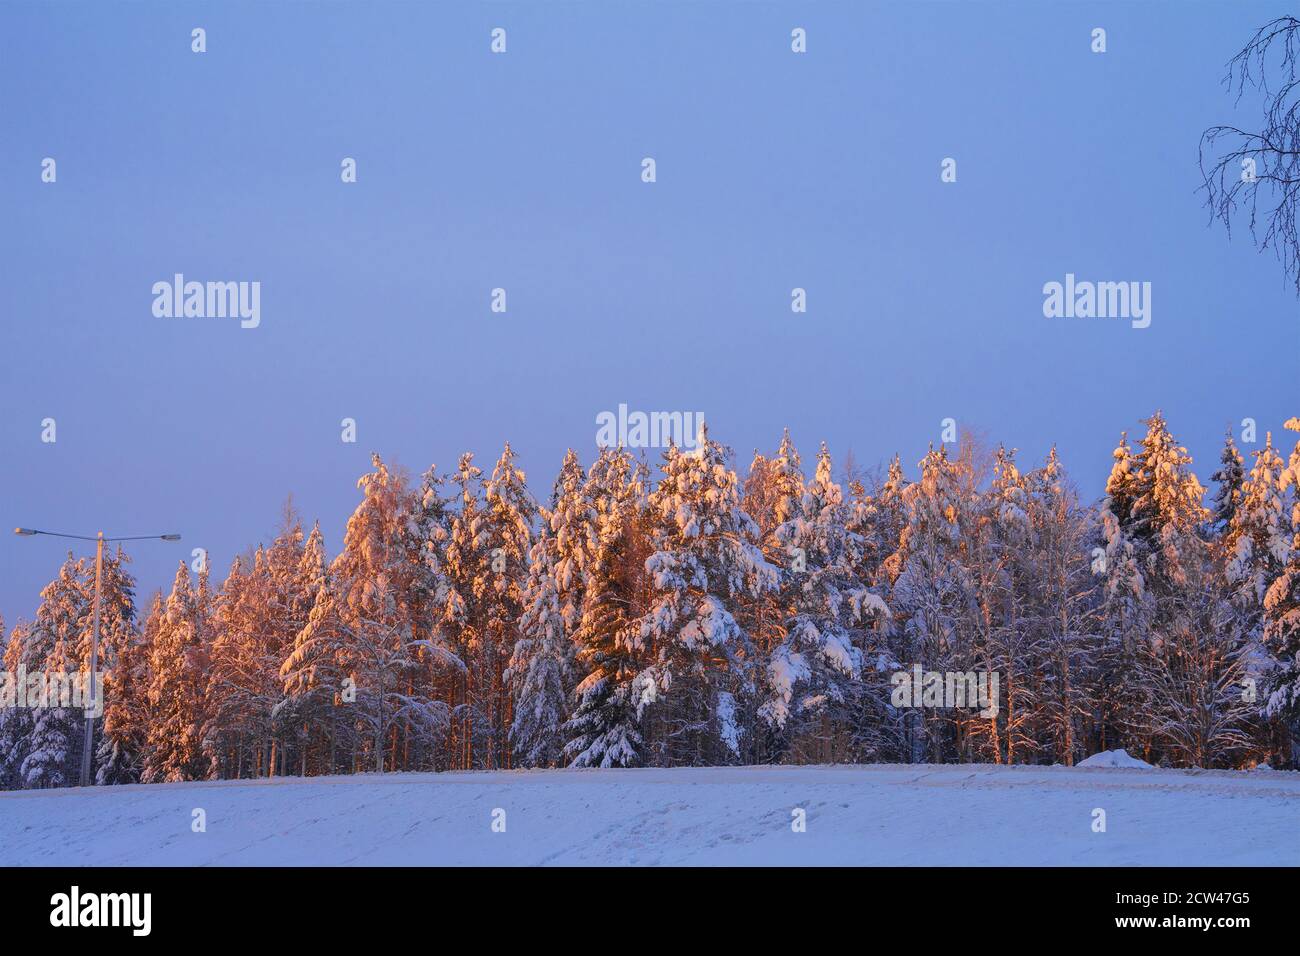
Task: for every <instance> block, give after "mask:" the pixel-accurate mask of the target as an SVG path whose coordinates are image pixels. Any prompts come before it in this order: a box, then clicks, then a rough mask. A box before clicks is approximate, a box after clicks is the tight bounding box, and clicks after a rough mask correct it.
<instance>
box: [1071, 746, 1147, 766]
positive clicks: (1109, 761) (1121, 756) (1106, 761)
mask: <svg viewBox="0 0 1300 956" xmlns="http://www.w3.org/2000/svg"><path fill="white" fill-rule="evenodd" d="M1075 766H1076V767H1135V768H1137V769H1140V770H1151V769H1152V767H1151V764H1149V763H1147V762H1146V761H1145V760H1138V758H1137V757H1130V756H1129V755H1128V751H1127V750H1124V749H1123V748H1120V749H1119V750H1103V751H1102V752H1101V753H1099V754H1093V755H1092V756H1091V757H1089V758H1088V759H1087V760H1080V761H1079V762H1078V763H1077V764H1075Z"/></svg>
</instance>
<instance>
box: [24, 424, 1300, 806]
mask: <svg viewBox="0 0 1300 956" xmlns="http://www.w3.org/2000/svg"><path fill="white" fill-rule="evenodd" d="M1144 425H1145V427H1146V430H1145V434H1144V435H1143V437H1142V438H1141V440H1140V441H1137V442H1136V443H1135V444H1130V442H1129V440H1128V438H1127V435H1125V436H1123V437H1122V438H1121V441H1120V444H1119V446H1118V447H1117V448H1116V449H1115V452H1114V461H1113V465H1112V468H1111V472H1110V476H1109V478H1108V480H1107V483H1106V489H1105V495H1104V497H1103V498H1102V499H1101V500H1100V501H1098V502H1096V503H1092V504H1085V503H1082V502H1081V501H1080V500H1079V496H1078V494H1077V492H1076V490H1075V489H1074V487H1073V485H1072V483H1071V482H1070V480H1069V479H1068V477H1067V476H1066V474H1065V471H1064V469H1063V468H1062V466H1061V464H1060V461H1059V460H1058V457H1057V454H1056V450H1055V449H1054V448H1053V450H1052V451H1051V453H1050V454H1049V455H1048V456H1047V458H1046V460H1045V461H1043V462H1041V463H1040V464H1038V465H1037V466H1036V467H1033V468H1032V469H1030V470H1028V471H1022V470H1021V468H1020V466H1019V465H1018V464H1017V461H1016V454H1015V452H1014V450H1012V449H1008V448H1006V447H998V448H996V449H986V448H984V447H983V446H982V445H981V444H980V443H979V442H977V441H974V440H972V439H971V438H969V436H965V437H963V439H962V440H961V441H960V442H958V443H954V444H953V445H952V446H951V447H950V446H948V445H941V446H940V447H938V448H934V447H931V449H930V450H929V451H928V452H927V454H926V455H925V457H924V458H923V459H922V460H921V461H920V462H919V465H918V470H917V473H916V476H915V477H914V478H908V477H907V476H906V474H905V472H904V469H903V467H902V465H901V463H900V461H899V459H898V457H897V456H895V458H894V460H893V461H892V462H890V463H889V465H888V466H887V468H884V469H882V470H880V471H879V472H878V473H871V474H863V473H859V472H858V471H857V469H856V468H854V467H849V468H848V469H846V474H844V475H842V476H841V480H837V479H836V478H835V477H834V470H833V467H832V461H831V457H830V454H829V452H828V451H827V449H826V447H825V445H823V446H822V447H821V449H820V450H819V452H818V453H817V455H816V459H815V463H813V464H812V465H811V466H810V467H808V468H805V466H804V464H803V461H802V459H801V457H800V455H799V453H798V451H797V450H796V448H795V447H794V444H793V442H792V441H791V440H790V437H789V434H788V433H787V434H786V435H785V436H784V437H783V438H782V440H781V442H780V444H779V446H778V447H777V449H776V451H775V452H774V453H773V454H771V455H764V454H755V456H754V458H753V460H752V462H751V463H750V465H749V468H748V471H747V473H746V474H745V476H744V477H743V478H742V477H741V476H740V475H739V474H738V473H737V470H736V469H735V468H733V467H732V465H731V464H730V462H731V461H732V457H733V456H732V455H731V453H730V451H729V450H728V449H726V448H725V447H723V446H721V445H720V444H718V443H717V442H716V441H714V440H713V439H711V438H710V437H709V436H708V435H707V433H703V434H702V435H701V439H700V443H699V447H698V448H696V449H693V450H689V451H688V450H684V449H680V448H677V447H675V446H671V445H670V446H669V447H668V448H667V449H666V450H665V451H664V452H663V454H662V456H661V458H660V460H659V462H658V463H657V475H655V476H654V478H653V479H652V472H651V467H650V465H649V464H648V463H647V461H646V460H645V459H644V457H638V456H634V455H633V454H632V453H631V452H629V451H628V450H627V449H624V448H619V447H613V448H601V449H600V450H599V451H598V453H597V455H596V458H595V460H594V461H593V462H592V463H591V464H590V466H589V467H586V468H584V467H583V465H582V463H581V461H580V460H579V457H578V455H577V454H576V453H575V452H574V451H572V450H570V451H569V452H568V453H567V454H566V455H565V458H564V461H563V464H562V465H561V467H560V471H559V475H558V477H557V478H556V480H555V483H554V486H553V488H552V489H551V492H550V495H549V497H548V499H547V501H546V503H545V504H541V503H538V502H537V500H536V499H535V498H534V497H533V495H532V494H531V493H530V492H529V490H528V487H527V485H526V482H525V476H524V473H523V471H522V470H521V469H520V468H519V467H518V466H517V464H516V461H515V456H514V453H513V451H512V450H511V448H510V446H509V445H508V444H507V445H506V447H505V450H504V451H503V452H502V454H501V456H500V458H499V459H498V460H497V461H496V464H495V466H494V467H493V469H492V471H491V473H490V474H488V475H485V474H484V473H483V471H482V470H481V469H480V468H479V467H478V466H476V465H475V464H474V458H473V455H472V454H469V453H466V454H464V455H462V456H461V458H460V460H459V462H458V463H457V465H456V467H455V469H453V470H452V471H450V472H449V473H443V472H440V471H438V469H436V468H433V467H431V468H430V469H429V470H428V471H427V472H425V473H424V474H423V475H422V476H420V478H419V479H418V480H412V479H410V478H408V477H407V476H406V475H404V474H403V473H402V472H401V471H400V470H399V469H394V468H390V467H389V466H388V465H386V464H385V463H384V462H383V461H382V460H381V459H380V458H379V457H378V456H377V455H376V456H374V458H373V466H372V470H371V471H369V472H368V473H366V474H365V475H363V476H362V477H361V478H360V480H359V481H358V489H359V491H360V502H359V504H358V505H357V508H356V510H355V512H354V513H353V514H352V516H351V518H350V519H349V521H348V523H347V528H346V532H345V534H344V539H343V542H342V548H341V550H340V551H339V553H338V554H337V556H335V557H334V558H333V559H332V560H331V559H329V558H328V556H327V552H326V547H325V542H324V539H323V536H322V534H321V532H320V528H319V525H317V526H315V527H313V528H312V529H311V530H310V531H306V530H305V529H304V527H303V524H302V522H301V521H300V519H299V518H298V517H297V515H296V514H295V513H294V511H293V509H292V507H291V506H288V505H287V506H286V509H285V514H284V516H283V520H282V522H281V526H280V528H279V529H278V533H277V534H276V536H275V538H274V539H273V540H272V541H271V542H270V543H269V544H266V545H259V546H258V547H257V548H256V549H254V550H252V551H250V552H249V553H246V554H244V555H241V556H240V557H238V558H236V559H235V561H234V563H233V564H232V566H231V568H230V570H229V573H228V574H227V576H226V578H225V580H224V582H223V583H222V584H221V585H220V587H214V586H213V585H212V583H211V581H210V580H209V574H208V570H207V568H206V566H204V567H203V568H202V569H201V570H199V571H198V572H197V573H195V572H194V571H193V570H192V569H191V568H190V567H189V566H187V565H186V564H185V563H184V562H182V563H181V564H180V567H179V568H178V569H177V573H176V577H175V580H174V582H173V584H172V587H171V590H170V592H169V593H168V594H167V595H166V596H164V595H163V594H162V593H161V592H159V593H157V594H156V595H155V596H154V597H153V599H152V601H151V603H150V605H149V608H148V610H147V612H146V613H145V614H144V615H143V619H142V620H141V619H140V618H139V616H138V614H137V608H136V606H135V597H134V590H135V583H134V580H133V578H132V576H131V574H130V573H129V571H128V569H127V565H128V562H129V558H128V556H127V555H126V554H125V553H124V552H123V551H122V550H120V549H119V550H118V551H117V552H116V553H115V554H109V555H106V558H105V563H104V578H103V607H102V612H101V618H102V619H101V647H102V648H103V657H104V660H105V669H106V671H107V675H106V677H105V694H104V714H103V717H102V718H101V719H100V720H99V721H98V724H99V726H98V728H97V731H96V734H97V737H96V739H97V742H98V746H97V748H96V753H95V779H96V780H97V782H98V783H100V784H115V783H128V782H145V783H149V782H161V781H182V780H200V779H226V778H248V777H264V776H276V775H286V774H297V775H304V776H313V775H320V774H340V773H356V772H363V771H395V770H413V771H415V770H419V771H431V770H432V771H442V770H466V769H486V768H509V767H561V766H575V767H631V766H657V767H663V766H680V765H714V764H738V763H745V764H762V763H821V762H843V763H852V762H877V761H897V762H911V763H926V762H961V761H982V762H993V763H1007V764H1011V763H1035V764H1052V763H1059V764H1066V765H1072V764H1074V763H1075V762H1076V761H1078V760H1079V759H1081V758H1082V757H1084V756H1087V755H1089V754H1091V753H1095V752H1097V751H1100V750H1106V749H1113V748H1116V747H1123V748H1125V749H1126V750H1128V751H1129V752H1130V753H1132V754H1134V755H1136V756H1140V757H1142V758H1143V759H1145V760H1147V761H1148V762H1151V763H1153V764H1158V765H1164V766H1176V767H1224V768H1232V767H1251V766H1254V765H1256V764H1259V763H1262V762H1269V763H1271V764H1272V765H1273V766H1276V767H1282V766H1292V767H1293V766H1296V765H1297V751H1298V750H1300V499H1298V498H1297V484H1298V481H1300V443H1297V446H1296V448H1295V450H1293V451H1292V452H1291V453H1290V458H1289V462H1288V461H1286V460H1284V459H1283V457H1282V454H1281V453H1280V452H1279V451H1278V450H1277V449H1275V448H1274V446H1273V443H1272V437H1271V436H1269V437H1268V438H1267V439H1266V441H1265V443H1264V446H1263V447H1262V448H1260V449H1259V450H1257V451H1255V452H1254V453H1253V455H1252V461H1251V463H1250V466H1249V468H1248V467H1247V465H1246V462H1245V459H1244V458H1243V456H1242V454H1241V453H1240V451H1239V450H1238V449H1237V447H1236V445H1235V443H1234V441H1233V437H1232V435H1231V433H1229V435H1228V437H1227V440H1226V442H1225V446H1224V450H1223V454H1222V458H1221V461H1220V467H1219V468H1218V470H1217V471H1216V472H1215V473H1214V476H1213V479H1214V482H1215V490H1214V493H1213V495H1212V497H1211V499H1210V500H1209V501H1208V502H1207V501H1206V490H1205V488H1204V487H1203V486H1202V485H1201V484H1200V482H1199V480H1198V478H1197V477H1196V475H1195V474H1194V473H1193V471H1192V470H1191V464H1192V462H1191V458H1190V456H1189V455H1188V454H1187V451H1186V449H1185V448H1184V447H1182V446H1181V445H1179V444H1178V443H1177V441H1176V440H1175V439H1174V437H1173V436H1172V434H1171V433H1170V431H1169V428H1168V426H1167V424H1166V422H1165V420H1164V418H1163V416H1162V415H1161V414H1160V413H1158V412H1157V413H1156V414H1155V415H1153V416H1152V417H1151V418H1150V419H1148V420H1146V421H1145V422H1144ZM1287 427H1288V428H1292V429H1295V430H1297V431H1300V419H1292V420H1290V421H1289V422H1288V423H1287ZM93 591H94V568H93V562H87V561H86V560H85V559H75V558H73V556H72V555H69V557H68V559H67V561H66V562H65V563H64V564H63V566H62V567H61V568H60V570H59V574H58V576H57V578H55V580H53V581H52V582H50V584H49V585H48V586H47V587H46V588H45V589H44V590H43V591H42V592H41V604H40V607H39V609H38V610H37V612H36V615H35V617H34V619H33V620H31V621H20V622H19V623H18V624H17V625H16V626H14V627H13V629H12V630H11V631H10V632H9V634H8V636H7V639H6V641H5V645H4V658H3V659H4V666H5V670H6V672H8V673H9V674H10V675H13V674H16V673H18V672H19V671H20V670H22V671H25V672H26V673H27V674H29V675H32V674H42V673H53V672H62V671H66V670H75V669H78V668H85V667H86V666H87V663H86V662H87V661H88V659H89V640H90V625H91V606H92V599H93ZM2 633H3V626H0V634H2ZM915 665H920V666H922V667H923V668H924V670H925V671H933V672H940V673H945V672H946V673H957V674H974V673H979V674H996V675H998V678H999V680H998V683H997V687H998V688H999V693H998V701H997V707H996V708H993V709H992V711H991V712H990V711H977V710H975V709H972V708H968V707H960V706H958V707H953V706H919V707H918V706H912V704H913V701H912V700H911V699H910V698H903V699H901V700H900V698H899V697H898V696H897V695H896V694H895V693H893V692H894V690H895V688H896V686H897V681H896V679H895V675H897V674H899V673H900V672H903V671H907V670H909V669H910V668H912V667H913V666H915ZM11 685H12V679H11ZM5 703H6V701H5V698H4V694H3V693H0V705H4V704H5ZM927 703H929V701H927ZM9 704H10V705H11V704H12V700H10V701H9ZM82 721H83V716H82V714H81V712H80V711H72V710H67V709H62V710H61V709H58V708H45V709H36V710H33V709H28V708H21V707H14V706H0V785H3V786H4V787H7V788H15V787H56V786H64V785H68V784H70V783H71V782H73V781H75V779H76V763H77V760H78V759H79V755H80V752H81V734H82V732H83V731H82Z"/></svg>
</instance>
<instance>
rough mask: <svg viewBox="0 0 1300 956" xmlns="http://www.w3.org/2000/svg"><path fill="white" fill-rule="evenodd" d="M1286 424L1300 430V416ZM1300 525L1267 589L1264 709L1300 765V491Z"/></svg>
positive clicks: (1290, 480) (1292, 482)
mask: <svg viewBox="0 0 1300 956" xmlns="http://www.w3.org/2000/svg"><path fill="white" fill-rule="evenodd" d="M1286 427H1287V428H1290V429H1292V430H1294V431H1300V418H1292V419H1289V420H1288V421H1287V423H1286ZM1281 483H1282V485H1283V487H1284V488H1288V487H1289V488H1292V489H1300V442H1297V443H1296V447H1295V449H1294V450H1293V451H1292V452H1291V460H1290V461H1289V462H1288V464H1287V468H1286V471H1285V472H1284V473H1283V476H1282V479H1281ZM1291 526H1292V528H1293V529H1294V531H1295V535H1294V537H1293V538H1292V542H1291V549H1290V553H1289V554H1288V555H1287V558H1286V563H1285V565H1284V567H1283V569H1282V571H1281V573H1280V574H1278V576H1277V577H1276V578H1275V579H1274V581H1273V583H1272V584H1271V585H1269V588H1268V591H1267V592H1266V593H1265V595H1264V643H1265V647H1266V648H1267V650H1268V653H1269V655H1270V656H1271V658H1272V662H1273V664H1272V668H1271V670H1270V672H1269V674H1268V677H1267V681H1266V683H1265V691H1266V694H1265V697H1264V707H1263V710H1264V715H1265V716H1266V717H1268V718H1269V719H1272V720H1276V721H1278V722H1279V723H1280V724H1281V726H1282V728H1283V730H1284V731H1285V735H1286V737H1288V738H1289V740H1283V741H1281V742H1280V744H1279V748H1278V749H1279V751H1280V752H1281V754H1282V755H1284V756H1285V758H1286V759H1287V761H1288V762H1289V763H1290V764H1291V765H1292V766H1295V765H1300V497H1297V500H1296V502H1295V505H1294V507H1293V509H1292V512H1291Z"/></svg>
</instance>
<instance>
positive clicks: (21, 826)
mask: <svg viewBox="0 0 1300 956" xmlns="http://www.w3.org/2000/svg"><path fill="white" fill-rule="evenodd" d="M796 808H799V809H802V810H804V811H805V812H806V823H807V826H806V831H805V832H802V833H797V832H794V831H793V830H792V828H791V823H792V821H793V820H794V819H795V816H796V815H793V814H792V810H794V809H796ZM1095 808H1101V809H1102V810H1104V811H1105V813H1106V818H1105V819H1106V832H1104V833H1097V832H1094V831H1093V820H1094V815H1093V810H1094V809H1095ZM196 809H202V810H203V811H204V812H205V814H206V824H207V830H206V832H194V830H193V828H192V822H193V820H194V819H195V814H194V811H195V810H196ZM498 809H499V810H504V811H505V814H504V823H505V832H494V830H493V826H492V824H493V820H494V811H496V810H498ZM495 817H496V818H497V819H500V818H501V814H499V813H498V814H495ZM76 864H93V865H194V864H199V865H236V864H253V865H266V864H380V865H385V864H404V865H446V864H524V865H528V864H570V865H573V864H576V865H607V864H613V865H623V864H687V865H699V864H741V865H752V864H759V865H761V864H795V865H798V864H901V865H911V864H939V865H949V864H952V865H995V866H996V865H1009V864H1028V865H1061V864H1070V865H1099V864H1107V865H1120V866H1123V865H1157V864H1162V865H1191V864H1206V865H1216V864H1222V865H1261V864H1262V865H1289V866H1296V865H1300V774H1296V773H1283V772H1269V771H1255V772H1250V773H1244V772H1243V773H1232V772H1215V771H1176V770H1154V769H1131V768H1127V769H1121V768H1112V767H1101V768H1074V769H1066V768H1062V767H994V766H987V765H961V766H898V765H876V766H854V767H848V766H843V767H735V768H701V769H690V768H683V769H675V770H595V771H572V770H552V771H507V772H498V773H457V774H386V775H382V776H377V775H366V776H359V777H316V778H312V779H309V780H299V779H292V778H289V779H282V780H274V781H266V780H261V781H226V782H220V783H189V784H170V785H155V786H131V787H109V788H98V789H92V790H78V789H71V790H46V791H26V792H17V793H0V865H6V866H11V865H76Z"/></svg>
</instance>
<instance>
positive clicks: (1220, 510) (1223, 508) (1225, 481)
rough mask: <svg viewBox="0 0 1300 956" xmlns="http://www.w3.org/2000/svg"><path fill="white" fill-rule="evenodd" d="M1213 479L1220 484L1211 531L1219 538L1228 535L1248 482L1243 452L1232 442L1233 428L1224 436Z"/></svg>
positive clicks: (1217, 490) (1215, 493)
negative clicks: (1242, 456) (1217, 467)
mask: <svg viewBox="0 0 1300 956" xmlns="http://www.w3.org/2000/svg"><path fill="white" fill-rule="evenodd" d="M1211 477H1212V478H1213V479H1214V481H1215V482H1216V483H1217V484H1218V487H1217V488H1216V489H1215V491H1214V506H1213V508H1211V514H1212V515H1213V520H1212V524H1211V530H1212V531H1213V533H1214V534H1215V536H1216V537H1217V536H1221V535H1223V534H1224V533H1226V532H1227V530H1228V528H1229V526H1231V524H1232V517H1233V515H1234V514H1236V511H1237V507H1238V506H1239V505H1240V504H1241V499H1242V496H1243V494H1244V488H1243V486H1244V485H1245V481H1246V469H1245V463H1244V462H1243V461H1242V458H1241V452H1239V451H1238V450H1237V445H1236V443H1235V442H1234V441H1233V440H1232V429H1231V428H1229V429H1228V432H1227V435H1225V436H1224V440H1223V454H1222V455H1221V456H1220V457H1219V470H1218V471H1216V472H1215V473H1214V474H1213V475H1211Z"/></svg>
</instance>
